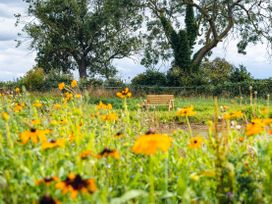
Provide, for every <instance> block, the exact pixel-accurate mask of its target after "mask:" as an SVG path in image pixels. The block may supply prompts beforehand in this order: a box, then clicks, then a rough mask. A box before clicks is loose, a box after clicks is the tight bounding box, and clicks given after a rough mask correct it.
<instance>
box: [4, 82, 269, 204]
mask: <svg viewBox="0 0 272 204" xmlns="http://www.w3.org/2000/svg"><path fill="white" fill-rule="evenodd" d="M115 100H116V101H117V102H118V103H119V104H121V106H120V107H119V108H117V107H115V105H114V104H111V103H106V102H103V101H102V100H101V101H99V102H97V103H92V102H91V97H90V93H88V92H81V91H80V90H79V88H78V87H77V81H76V80H73V81H71V84H66V83H60V84H59V85H58V92H57V95H56V94H55V95H54V96H53V95H52V96H50V95H48V96H45V97H41V96H35V95H32V94H30V93H28V92H27V90H25V89H24V88H23V89H21V88H16V89H15V90H14V92H13V93H9V94H5V93H2V94H1V96H0V113H1V119H0V203H10V204H13V203H22V204H23V203H42V204H57V203H109V204H119V203H131V204H132V203H139V204H141V203H143V204H144V203H146V204H154V203H169V204H170V203H271V202H272V194H271V187H272V186H271V185H272V169H271V168H272V165H271V162H272V159H271V158H272V142H271V139H272V118H271V112H270V104H269V100H270V99H269V95H268V96H267V99H265V100H262V101H258V100H257V99H256V98H254V97H253V96H252V95H250V96H249V97H248V100H246V99H245V100H244V101H243V102H241V101H240V100H239V99H237V101H236V102H235V101H234V102H232V103H226V102H224V101H222V100H220V99H217V98H214V99H212V102H211V104H210V105H204V106H200V105H199V104H198V103H195V104H194V103H191V104H188V105H184V106H179V103H178V102H177V103H176V104H177V106H178V107H176V108H175V110H173V111H168V110H165V109H163V108H161V109H158V110H156V108H155V109H150V110H146V109H144V108H143V107H142V106H141V104H140V102H139V103H138V105H136V106H135V107H134V108H133V109H132V108H131V107H130V104H131V103H130V101H131V100H136V99H134V94H133V93H132V92H131V90H130V89H129V88H124V89H123V90H119V91H118V92H117V93H116V96H115ZM177 100H179V99H177ZM180 100H182V99H180ZM207 110H208V113H207V112H205V111H207ZM203 112H204V114H203ZM199 117H200V118H201V119H199ZM166 118H168V120H174V121H176V126H175V128H174V129H171V130H164V129H160V128H159V126H160V125H159V126H156V121H157V122H158V123H159V124H160V123H161V122H162V123H163V122H164V123H167V122H168V123H169V121H166V120H164V119H166ZM169 118H170V119H169ZM198 119H199V120H201V121H202V128H203V131H198V129H197V128H195V123H196V121H197V120H198ZM203 120H204V121H203ZM154 121H155V122H154Z"/></svg>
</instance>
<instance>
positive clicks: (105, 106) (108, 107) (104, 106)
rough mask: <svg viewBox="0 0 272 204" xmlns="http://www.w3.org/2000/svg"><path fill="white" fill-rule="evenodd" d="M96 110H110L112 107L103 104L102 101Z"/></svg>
mask: <svg viewBox="0 0 272 204" xmlns="http://www.w3.org/2000/svg"><path fill="white" fill-rule="evenodd" d="M96 109H97V110H111V109H112V105H111V104H110V103H109V104H104V103H103V102H102V101H100V102H99V104H98V105H97V106H96Z"/></svg>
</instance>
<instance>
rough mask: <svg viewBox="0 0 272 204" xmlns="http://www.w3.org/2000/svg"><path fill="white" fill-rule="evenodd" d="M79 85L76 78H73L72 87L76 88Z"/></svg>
mask: <svg viewBox="0 0 272 204" xmlns="http://www.w3.org/2000/svg"><path fill="white" fill-rule="evenodd" d="M76 86H77V81H76V80H75V79H74V80H72V82H71V87H72V88H75V87H76Z"/></svg>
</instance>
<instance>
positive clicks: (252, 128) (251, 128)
mask: <svg viewBox="0 0 272 204" xmlns="http://www.w3.org/2000/svg"><path fill="white" fill-rule="evenodd" d="M264 126H265V125H264V123H263V121H262V120H261V119H254V120H252V122H251V123H249V124H248V125H247V126H246V135H247V136H252V135H257V134H260V133H262V132H263V131H264Z"/></svg>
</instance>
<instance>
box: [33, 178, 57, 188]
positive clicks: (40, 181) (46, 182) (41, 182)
mask: <svg viewBox="0 0 272 204" xmlns="http://www.w3.org/2000/svg"><path fill="white" fill-rule="evenodd" d="M54 181H59V178H58V177H56V176H52V177H45V178H42V179H39V180H37V181H36V182H35V183H36V185H37V186H39V185H41V184H45V185H47V186H48V185H49V184H50V183H52V182H54Z"/></svg>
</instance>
